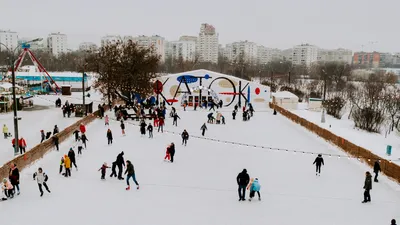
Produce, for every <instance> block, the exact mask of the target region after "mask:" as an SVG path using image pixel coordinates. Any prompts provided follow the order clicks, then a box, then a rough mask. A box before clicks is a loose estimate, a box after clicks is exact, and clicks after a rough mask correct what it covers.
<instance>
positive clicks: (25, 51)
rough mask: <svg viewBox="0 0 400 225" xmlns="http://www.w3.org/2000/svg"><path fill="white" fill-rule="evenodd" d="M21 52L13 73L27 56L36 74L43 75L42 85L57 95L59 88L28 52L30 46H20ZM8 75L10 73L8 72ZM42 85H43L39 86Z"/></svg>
mask: <svg viewBox="0 0 400 225" xmlns="http://www.w3.org/2000/svg"><path fill="white" fill-rule="evenodd" d="M22 48H23V50H22V52H21V54H20V55H19V56H18V58H17V60H16V61H15V63H14V71H16V72H17V71H18V69H19V68H20V67H21V64H22V62H23V60H24V58H25V56H26V55H28V56H29V57H30V58H31V60H32V62H33V65H34V66H35V67H36V68H37V70H38V72H39V73H40V74H41V75H43V77H44V78H45V80H44V81H43V83H47V84H48V85H49V87H50V88H51V89H52V90H53V91H54V93H56V94H57V93H58V92H60V91H61V89H60V87H59V86H58V85H57V83H56V82H55V81H54V80H53V78H52V77H51V76H50V74H49V73H48V72H47V70H46V69H45V68H44V66H43V65H42V64H41V63H40V62H39V60H38V59H37V58H36V56H35V55H34V54H33V52H32V51H31V50H30V45H29V44H23V45H22ZM9 73H10V71H9ZM41 85H43V84H41Z"/></svg>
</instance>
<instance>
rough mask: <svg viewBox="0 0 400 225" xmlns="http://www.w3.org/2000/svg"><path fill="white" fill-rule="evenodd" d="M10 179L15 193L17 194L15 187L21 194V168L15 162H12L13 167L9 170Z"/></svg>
mask: <svg viewBox="0 0 400 225" xmlns="http://www.w3.org/2000/svg"><path fill="white" fill-rule="evenodd" d="M8 179H9V180H10V182H11V184H12V186H13V187H14V188H13V193H14V194H15V189H17V191H18V193H17V194H18V195H19V193H20V192H19V170H18V167H17V165H15V163H11V167H10V172H9V177H8Z"/></svg>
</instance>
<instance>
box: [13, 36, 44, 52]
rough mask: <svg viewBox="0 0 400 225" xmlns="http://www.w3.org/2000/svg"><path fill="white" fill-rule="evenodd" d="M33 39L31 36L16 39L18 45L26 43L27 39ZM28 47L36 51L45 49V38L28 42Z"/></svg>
mask: <svg viewBox="0 0 400 225" xmlns="http://www.w3.org/2000/svg"><path fill="white" fill-rule="evenodd" d="M31 40H33V38H20V39H18V45H19V46H21V48H22V45H23V44H24V43H27V42H29V41H31ZM29 46H30V49H31V50H33V51H37V50H46V49H47V40H45V39H42V40H41V41H35V42H32V43H29Z"/></svg>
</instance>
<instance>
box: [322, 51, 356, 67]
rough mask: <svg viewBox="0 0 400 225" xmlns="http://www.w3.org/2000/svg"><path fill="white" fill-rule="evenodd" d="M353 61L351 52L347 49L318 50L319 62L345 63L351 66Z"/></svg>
mask: <svg viewBox="0 0 400 225" xmlns="http://www.w3.org/2000/svg"><path fill="white" fill-rule="evenodd" d="M352 60H353V52H352V51H351V50H349V49H343V48H338V49H333V50H327V49H319V50H318V61H321V62H334V61H336V62H345V63H348V64H351V61H352Z"/></svg>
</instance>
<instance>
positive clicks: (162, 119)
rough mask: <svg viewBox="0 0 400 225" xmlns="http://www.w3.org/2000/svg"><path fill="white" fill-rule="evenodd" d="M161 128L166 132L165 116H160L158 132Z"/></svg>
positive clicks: (162, 131)
mask: <svg viewBox="0 0 400 225" xmlns="http://www.w3.org/2000/svg"><path fill="white" fill-rule="evenodd" d="M160 129H161V133H164V118H163V117H159V119H158V132H160Z"/></svg>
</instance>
